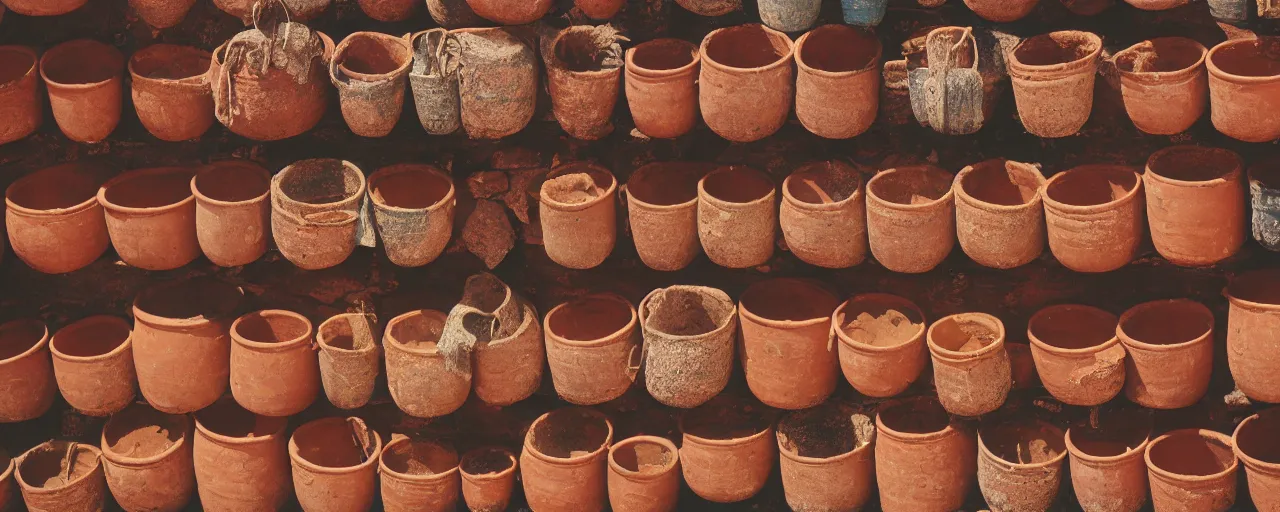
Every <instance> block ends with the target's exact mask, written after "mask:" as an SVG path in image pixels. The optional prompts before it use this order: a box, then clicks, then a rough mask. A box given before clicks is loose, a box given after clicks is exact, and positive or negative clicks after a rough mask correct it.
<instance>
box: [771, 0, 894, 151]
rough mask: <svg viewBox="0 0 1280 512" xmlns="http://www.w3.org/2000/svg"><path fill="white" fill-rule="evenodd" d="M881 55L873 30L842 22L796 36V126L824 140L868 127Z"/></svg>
mask: <svg viewBox="0 0 1280 512" xmlns="http://www.w3.org/2000/svg"><path fill="white" fill-rule="evenodd" d="M816 4H817V2H815V5H816ZM762 6H763V3H762ZM761 8H762V9H763V7H761ZM815 12H816V11H815ZM880 53H881V47H880V40H879V39H877V38H876V36H875V34H872V33H871V32H869V31H866V30H862V29H858V28H853V27H849V26H846V25H823V26H821V27H818V28H816V29H813V30H812V31H810V32H809V33H807V34H805V35H803V36H800V39H797V40H796V47H795V59H796V68H797V69H798V72H797V75H796V117H798V118H799V119H800V124H802V125H804V127H805V129H806V130H809V131H810V132H813V133H814V134H815V135H818V136H819V137H825V138H828V139H848V138H851V137H854V136H857V135H861V134H862V132H865V131H867V129H868V128H870V127H871V123H872V122H873V121H875V120H876V110H877V109H878V108H879V105H880V73H879V71H880Z"/></svg>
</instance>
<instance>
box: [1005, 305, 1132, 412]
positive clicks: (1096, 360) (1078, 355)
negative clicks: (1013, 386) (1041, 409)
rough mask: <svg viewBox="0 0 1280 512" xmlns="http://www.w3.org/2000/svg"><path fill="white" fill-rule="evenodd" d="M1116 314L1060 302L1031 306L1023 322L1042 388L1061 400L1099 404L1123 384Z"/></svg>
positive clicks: (1110, 397)
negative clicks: (1033, 310) (1032, 312)
mask: <svg viewBox="0 0 1280 512" xmlns="http://www.w3.org/2000/svg"><path fill="white" fill-rule="evenodd" d="M1119 323H1120V321H1119V319H1117V318H1116V316H1115V315H1113V314H1111V313H1108V312H1106V311H1103V310H1101V309H1098V308H1095V307H1091V306H1078V305H1073V304H1064V305H1059V306H1049V307H1047V308H1044V309H1041V310H1040V311H1038V312H1036V314H1035V315H1032V316H1031V320H1030V321H1029V322H1028V323H1027V338H1028V339H1030V340H1031V357H1032V358H1034V360H1035V366H1036V373H1037V374H1039V376H1040V381H1041V382H1043V383H1044V387H1045V389H1047V390H1048V391H1049V394H1051V395H1053V397H1054V398H1057V399H1058V400H1061V401H1062V402H1063V403H1066V404H1070V405H1079V406H1095V405H1102V404H1104V403H1106V402H1108V401H1110V400H1111V399H1112V398H1115V396H1116V395H1118V394H1120V390H1121V389H1123V388H1124V360H1125V350H1124V347H1123V346H1121V345H1120V338H1119V337H1117V336H1116V326H1117V325H1118V324H1119Z"/></svg>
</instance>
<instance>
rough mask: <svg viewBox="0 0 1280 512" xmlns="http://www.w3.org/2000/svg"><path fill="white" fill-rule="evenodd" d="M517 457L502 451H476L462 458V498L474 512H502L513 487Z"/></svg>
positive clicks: (499, 449) (495, 449) (481, 449)
mask: <svg viewBox="0 0 1280 512" xmlns="http://www.w3.org/2000/svg"><path fill="white" fill-rule="evenodd" d="M517 465H518V462H517V459H516V456H515V455H514V454H512V453H511V452H509V451H507V450H505V449H502V448H494V447H488V448H478V449H475V450H471V451H469V452H467V453H466V454H465V455H463V456H462V462H461V463H459V464H458V468H459V470H460V472H461V473H462V499H463V500H464V501H465V502H466V504H467V508H469V509H471V510H473V511H475V512H502V511H504V510H506V509H507V504H508V503H509V502H510V501H511V491H512V490H513V489H514V488H515V485H516V467H517Z"/></svg>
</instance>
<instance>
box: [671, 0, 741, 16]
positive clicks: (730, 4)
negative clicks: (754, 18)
mask: <svg viewBox="0 0 1280 512" xmlns="http://www.w3.org/2000/svg"><path fill="white" fill-rule="evenodd" d="M676 3H677V4H679V5H680V7H684V8H685V10H687V11H689V12H692V13H694V14H697V15H699V16H723V15H725V14H729V13H731V12H733V11H737V10H740V9H742V0H676Z"/></svg>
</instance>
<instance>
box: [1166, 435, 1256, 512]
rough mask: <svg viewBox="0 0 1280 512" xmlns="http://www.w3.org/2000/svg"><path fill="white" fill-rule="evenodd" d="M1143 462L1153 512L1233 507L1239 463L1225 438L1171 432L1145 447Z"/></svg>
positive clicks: (1215, 511)
mask: <svg viewBox="0 0 1280 512" xmlns="http://www.w3.org/2000/svg"><path fill="white" fill-rule="evenodd" d="M1146 460H1147V471H1148V474H1149V475H1150V477H1151V504H1152V505H1154V506H1155V508H1156V509H1157V510H1160V511H1166V510H1168V511H1170V512H1193V511H1194V512H1224V511H1227V510H1231V508H1232V506H1233V505H1235V501H1236V468H1237V467H1238V466H1239V465H1240V462H1239V460H1238V459H1236V454H1235V452H1234V451H1233V449H1232V444H1231V437H1229V436H1227V435H1226V434H1222V433H1218V432H1214V431H1212V430H1196V429H1185V430H1175V431H1173V432H1170V433H1168V434H1165V435H1162V436H1160V437H1157V438H1155V439H1154V440H1152V441H1151V444H1149V445H1147V454H1146ZM1259 510H1261V509H1259Z"/></svg>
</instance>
